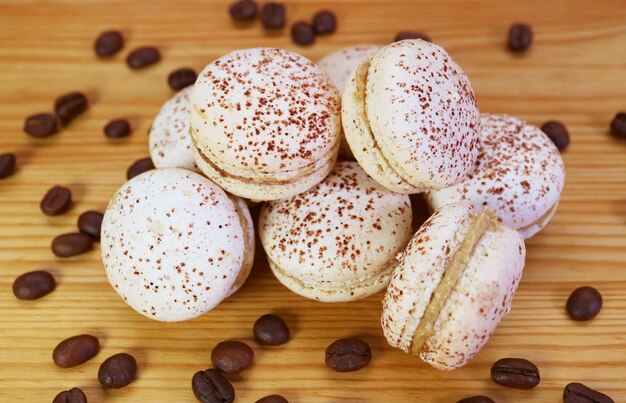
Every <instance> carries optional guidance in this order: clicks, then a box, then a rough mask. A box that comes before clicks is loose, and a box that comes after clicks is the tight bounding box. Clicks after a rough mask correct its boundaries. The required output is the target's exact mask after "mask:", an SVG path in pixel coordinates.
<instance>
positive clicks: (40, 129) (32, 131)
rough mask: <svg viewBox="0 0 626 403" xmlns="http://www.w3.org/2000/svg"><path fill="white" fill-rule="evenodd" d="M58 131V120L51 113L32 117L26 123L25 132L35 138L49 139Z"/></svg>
mask: <svg viewBox="0 0 626 403" xmlns="http://www.w3.org/2000/svg"><path fill="white" fill-rule="evenodd" d="M58 130H59V129H58V127H57V118H56V117H54V115H51V114H49V113H38V114H36V115H30V116H29V117H27V118H26V121H25V122H24V132H25V133H27V134H29V135H31V136H33V137H48V136H51V135H53V134H54V133H56V132H57V131H58Z"/></svg>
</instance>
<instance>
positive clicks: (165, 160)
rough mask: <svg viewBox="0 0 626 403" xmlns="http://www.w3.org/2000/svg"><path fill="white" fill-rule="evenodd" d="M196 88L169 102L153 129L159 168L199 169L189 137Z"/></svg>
mask: <svg viewBox="0 0 626 403" xmlns="http://www.w3.org/2000/svg"><path fill="white" fill-rule="evenodd" d="M192 89H193V87H186V88H184V89H182V90H180V91H179V92H177V93H176V94H175V95H174V96H173V97H172V98H170V99H169V100H168V101H167V102H165V104H163V107H161V110H160V111H159V114H158V115H157V116H156V118H155V119H154V121H153V122H152V126H150V157H151V158H152V162H153V163H154V166H155V167H157V168H185V169H192V170H196V169H197V167H196V162H195V159H194V156H193V150H192V148H191V147H192V145H191V135H190V134H189V126H190V125H189V111H190V110H191V100H190V96H191V91H192Z"/></svg>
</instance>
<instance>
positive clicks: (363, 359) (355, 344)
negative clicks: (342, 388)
mask: <svg viewBox="0 0 626 403" xmlns="http://www.w3.org/2000/svg"><path fill="white" fill-rule="evenodd" d="M371 359H372V351H371V350H370V346H369V345H368V344H367V343H366V342H364V341H363V340H360V339H354V338H349V339H339V340H337V341H335V342H334V343H332V344H331V345H330V346H328V348H326V365H327V366H328V367H330V368H332V369H334V370H335V371H339V372H349V371H358V370H359V369H361V368H363V367H365V366H366V365H367V364H369V362H370V360H371Z"/></svg>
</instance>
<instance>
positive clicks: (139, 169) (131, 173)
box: [126, 157, 154, 180]
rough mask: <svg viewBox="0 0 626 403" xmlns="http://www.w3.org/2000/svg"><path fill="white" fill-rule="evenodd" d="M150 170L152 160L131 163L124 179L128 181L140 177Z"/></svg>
mask: <svg viewBox="0 0 626 403" xmlns="http://www.w3.org/2000/svg"><path fill="white" fill-rule="evenodd" d="M151 169H154V164H153V163H152V159H151V158H150V157H147V158H142V159H140V160H137V161H135V162H133V165H131V166H130V167H129V168H128V171H126V178H127V179H129V180H130V179H132V178H134V177H135V176H137V175H140V174H142V173H144V172H146V171H149V170H151Z"/></svg>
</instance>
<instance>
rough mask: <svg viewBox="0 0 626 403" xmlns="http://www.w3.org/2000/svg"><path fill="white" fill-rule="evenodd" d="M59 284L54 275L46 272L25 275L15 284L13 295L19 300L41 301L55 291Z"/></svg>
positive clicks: (39, 271)
mask: <svg viewBox="0 0 626 403" xmlns="http://www.w3.org/2000/svg"><path fill="white" fill-rule="evenodd" d="M56 285H57V283H56V281H55V280H54V277H52V274H50V273H48V272H47V271H44V270H37V271H31V272H28V273H24V274H22V275H21V276H19V277H18V278H16V279H15V281H14V282H13V295H15V297H16V298H17V299H24V300H33V299H39V298H41V297H43V296H46V295H48V294H50V293H51V292H52V291H54V288H55V287H56Z"/></svg>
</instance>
